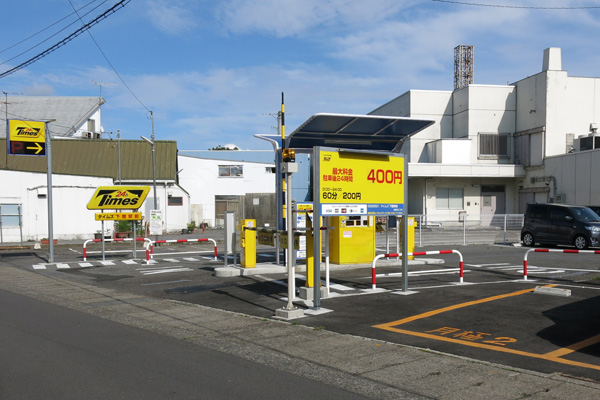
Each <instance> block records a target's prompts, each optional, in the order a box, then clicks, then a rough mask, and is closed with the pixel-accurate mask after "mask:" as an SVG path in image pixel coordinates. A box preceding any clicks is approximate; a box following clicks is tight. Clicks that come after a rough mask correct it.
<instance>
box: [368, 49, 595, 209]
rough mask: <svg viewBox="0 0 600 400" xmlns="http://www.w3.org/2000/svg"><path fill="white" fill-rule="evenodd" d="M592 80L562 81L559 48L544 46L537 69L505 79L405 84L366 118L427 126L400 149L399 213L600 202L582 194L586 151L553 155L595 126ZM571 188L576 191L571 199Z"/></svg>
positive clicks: (588, 176) (589, 160) (587, 175)
mask: <svg viewBox="0 0 600 400" xmlns="http://www.w3.org/2000/svg"><path fill="white" fill-rule="evenodd" d="M599 86H600V79H599V78H577V77H569V76H568V73H567V71H564V70H562V66H561V53H560V49H559V48H549V49H546V50H545V51H544V57H543V62H542V71H541V72H540V73H537V74H535V75H533V76H530V77H527V78H524V79H522V80H520V81H518V82H516V83H514V84H511V85H506V86H498V85H474V84H471V85H468V86H465V87H462V88H460V89H456V90H454V91H420V90H411V91H409V92H407V93H404V94H403V95H401V96H400V97H398V98H396V99H394V100H392V101H390V102H389V103H387V104H384V105H382V106H381V107H379V108H377V109H376V110H374V111H373V112H372V114H374V115H390V116H402V117H412V118H422V119H433V120H435V122H436V123H435V124H434V125H432V126H431V127H429V128H426V129H424V130H423V131H421V132H419V133H417V134H416V135H415V136H413V137H411V138H410V139H409V140H408V141H407V142H406V143H405V144H404V146H403V148H402V152H404V153H405V154H407V156H408V157H409V171H408V176H409V179H410V181H409V191H410V193H409V213H411V214H426V215H428V216H430V217H432V218H434V219H440V220H443V219H448V220H457V219H458V218H460V216H461V215H462V214H463V213H466V214H468V215H469V217H470V219H479V218H480V216H482V215H486V216H487V215H492V214H510V213H522V212H523V211H524V208H525V206H526V204H527V203H531V202H534V201H535V202H552V201H557V200H560V201H565V200H566V201H568V202H569V203H574V204H575V203H577V204H590V203H594V204H595V203H600V197H599V193H598V191H596V190H595V189H592V190H591V191H590V190H588V187H589V186H588V185H589V183H590V182H592V181H595V180H594V179H593V177H592V175H594V174H593V173H592V169H591V166H592V164H593V160H594V159H595V157H594V156H592V155H588V156H586V158H585V159H583V158H577V160H578V161H577V162H576V161H566V160H563V159H560V160H554V159H553V157H559V156H562V157H564V155H566V154H567V153H569V152H570V151H571V150H572V149H573V142H574V138H576V137H577V136H579V135H585V134H587V133H588V132H589V129H590V125H591V126H592V127H594V126H596V125H595V124H596V121H597V120H598V118H599V116H600V101H599V100H600V94H599V93H600V91H599V90H598V87H599ZM599 145H600V143H599ZM599 147H600V146H599ZM576 164H577V165H576ZM559 172H560V173H559ZM575 175H577V176H578V177H577V179H573V178H574V176H575ZM576 185H577V186H579V185H583V187H584V188H585V189H584V190H583V192H585V193H586V194H585V195H583V194H582V195H579V194H578V195H577V196H575V195H574V193H575V186H576ZM592 186H593V185H592ZM596 186H597V185H596ZM570 193H573V194H570ZM558 194H564V195H563V196H557V195H558ZM484 218H487V217H484Z"/></svg>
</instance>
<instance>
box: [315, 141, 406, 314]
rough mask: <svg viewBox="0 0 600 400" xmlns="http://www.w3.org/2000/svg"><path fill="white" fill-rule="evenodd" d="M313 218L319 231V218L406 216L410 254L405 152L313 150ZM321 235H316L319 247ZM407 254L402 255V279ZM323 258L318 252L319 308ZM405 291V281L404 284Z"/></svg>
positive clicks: (317, 148) (321, 148) (316, 255)
mask: <svg viewBox="0 0 600 400" xmlns="http://www.w3.org/2000/svg"><path fill="white" fill-rule="evenodd" d="M313 160H314V165H313V168H314V170H313V202H314V208H313V221H314V230H315V232H318V231H319V230H320V217H330V216H340V215H341V216H344V215H398V214H402V215H403V216H404V224H403V238H402V244H403V246H402V249H403V254H407V248H408V247H407V245H406V243H407V240H406V238H407V232H408V230H407V225H408V224H407V223H406V220H407V218H406V215H407V214H406V211H407V207H406V206H405V200H406V199H407V197H408V195H407V185H406V180H405V178H406V177H405V172H406V170H407V163H406V160H405V158H404V157H403V155H402V154H396V153H382V152H373V151H361V150H345V149H334V148H326V147H315V148H314V150H313ZM319 236H320V235H318V234H315V235H314V237H313V241H314V248H315V249H319V248H320V247H319V245H320V243H319ZM406 260H407V257H406V256H403V257H402V265H403V270H404V273H403V278H404V279H405V282H406V277H407V273H406V272H407V265H408V264H407V262H406ZM320 261H321V255H320V254H315V258H314V267H315V272H314V273H315V280H316V282H315V285H314V306H315V309H317V310H318V309H319V307H320V294H321V293H320ZM404 290H405V291H406V283H405V284H404Z"/></svg>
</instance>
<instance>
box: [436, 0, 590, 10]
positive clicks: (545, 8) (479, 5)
mask: <svg viewBox="0 0 600 400" xmlns="http://www.w3.org/2000/svg"><path fill="white" fill-rule="evenodd" d="M431 1H436V2H438V3H451V4H460V5H463V6H477V7H496V8H524V9H531V10H586V9H594V8H600V6H571V7H535V6H509V5H503V4H482V3H468V2H464V1H450V0H431Z"/></svg>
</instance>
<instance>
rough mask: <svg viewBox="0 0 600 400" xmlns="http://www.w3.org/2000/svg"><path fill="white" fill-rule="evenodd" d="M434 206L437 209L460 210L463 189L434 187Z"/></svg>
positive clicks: (461, 207)
mask: <svg viewBox="0 0 600 400" xmlns="http://www.w3.org/2000/svg"><path fill="white" fill-rule="evenodd" d="M435 196H436V200H435V207H436V208H437V209H438V210H462V209H463V190H462V189H452V188H436V190H435Z"/></svg>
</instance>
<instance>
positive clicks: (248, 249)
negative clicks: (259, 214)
mask: <svg viewBox="0 0 600 400" xmlns="http://www.w3.org/2000/svg"><path fill="white" fill-rule="evenodd" d="M246 228H256V220H255V219H242V220H240V224H239V225H238V230H239V231H240V242H241V246H242V253H241V255H240V264H241V265H242V267H243V268H255V267H256V231H255V230H250V229H246Z"/></svg>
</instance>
